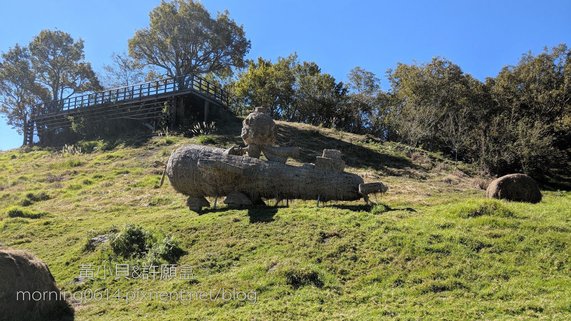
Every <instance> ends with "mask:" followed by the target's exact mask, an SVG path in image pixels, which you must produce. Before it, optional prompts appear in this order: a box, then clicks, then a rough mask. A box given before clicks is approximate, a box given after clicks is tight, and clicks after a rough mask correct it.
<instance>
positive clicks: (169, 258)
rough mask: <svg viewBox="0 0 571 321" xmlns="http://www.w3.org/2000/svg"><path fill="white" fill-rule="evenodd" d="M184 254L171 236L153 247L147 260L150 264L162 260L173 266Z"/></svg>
mask: <svg viewBox="0 0 571 321" xmlns="http://www.w3.org/2000/svg"><path fill="white" fill-rule="evenodd" d="M184 254H186V252H185V251H184V250H183V249H182V248H181V247H180V246H179V244H178V242H177V241H176V240H175V239H173V238H172V237H171V236H167V237H165V238H164V239H163V240H162V241H161V242H157V243H155V244H154V245H153V247H152V248H151V250H150V251H149V254H148V257H147V259H148V260H149V261H151V262H152V263H159V262H160V261H161V259H162V260H164V261H166V262H168V263H171V264H173V263H176V262H177V261H178V259H179V258H180V257H181V256H183V255H184Z"/></svg>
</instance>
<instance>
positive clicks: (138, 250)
mask: <svg viewBox="0 0 571 321" xmlns="http://www.w3.org/2000/svg"><path fill="white" fill-rule="evenodd" d="M156 239H157V238H156V237H155V236H154V235H153V234H152V233H150V232H147V231H145V230H144V229H143V228H141V227H139V226H135V225H130V224H129V225H126V226H125V227H124V228H123V230H121V231H120V232H119V233H117V234H116V235H115V236H114V237H112V238H111V243H110V245H111V249H112V250H113V252H114V253H115V254H117V255H120V256H122V257H125V258H146V260H147V261H148V263H149V264H155V265H158V264H161V263H164V262H165V261H166V262H168V263H171V264H173V263H176V262H177V261H178V259H179V258H180V257H181V256H183V255H184V254H186V252H185V251H184V250H183V249H182V248H181V247H180V246H179V244H178V242H177V241H176V240H174V239H173V238H172V236H166V237H165V238H163V239H162V241H160V242H157V240H156Z"/></svg>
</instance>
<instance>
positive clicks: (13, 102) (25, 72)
mask: <svg viewBox="0 0 571 321" xmlns="http://www.w3.org/2000/svg"><path fill="white" fill-rule="evenodd" d="M31 67H32V66H31V62H30V53H29V51H28V49H27V48H25V47H21V46H19V45H16V46H15V47H14V48H11V49H10V50H8V51H7V52H6V53H4V54H2V61H1V62H0V113H2V114H4V115H5V116H6V120H7V122H8V125H10V126H12V127H13V128H15V129H16V130H17V131H18V133H20V134H24V143H25V142H26V138H27V137H26V133H25V131H24V129H25V127H26V125H27V123H28V121H29V119H30V116H31V115H32V114H33V113H35V108H36V105H37V104H38V103H39V102H40V100H39V98H41V97H42V96H43V97H45V96H46V95H47V93H45V92H43V91H42V88H40V87H38V86H37V85H36V84H35V83H34V73H33V71H32V68H31Z"/></svg>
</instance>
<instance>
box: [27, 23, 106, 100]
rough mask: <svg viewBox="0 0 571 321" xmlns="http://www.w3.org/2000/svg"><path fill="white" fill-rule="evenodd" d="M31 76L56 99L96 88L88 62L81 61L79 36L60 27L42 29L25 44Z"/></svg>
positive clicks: (97, 83) (83, 57) (97, 84)
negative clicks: (27, 49)
mask: <svg viewBox="0 0 571 321" xmlns="http://www.w3.org/2000/svg"><path fill="white" fill-rule="evenodd" d="M28 47H29V51H30V59H31V63H32V68H33V73H34V75H35V79H36V81H37V82H38V83H40V84H41V85H42V86H43V87H44V88H46V89H47V90H48V91H49V93H50V96H49V100H59V99H63V98H66V97H69V96H71V95H73V94H75V93H81V92H86V91H92V90H100V89H101V86H100V84H99V80H98V79H97V77H96V76H95V73H94V72H93V69H92V68H91V64H90V63H88V62H86V61H84V59H85V55H84V52H83V40H81V39H80V40H78V41H75V40H74V39H73V38H72V37H71V35H70V34H68V33H66V32H63V31H59V30H56V31H52V30H43V31H41V32H40V33H39V34H38V35H37V36H36V37H35V38H34V39H33V40H32V42H30V44H29V45H28Z"/></svg>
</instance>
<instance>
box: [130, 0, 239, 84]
mask: <svg viewBox="0 0 571 321" xmlns="http://www.w3.org/2000/svg"><path fill="white" fill-rule="evenodd" d="M249 49H250V41H248V39H246V36H245V32H244V29H243V28H242V26H239V25H238V24H236V22H235V21H234V20H232V19H231V18H230V16H229V13H228V12H222V13H219V14H218V15H217V16H216V18H213V17H212V16H211V15H210V13H209V12H208V11H207V10H206V9H205V8H204V6H203V5H202V4H200V3H198V2H195V1H192V0H175V1H172V2H161V4H160V5H159V6H158V7H156V8H155V9H153V11H151V13H150V26H149V28H145V29H141V30H138V31H137V32H136V33H135V35H134V36H133V38H131V39H130V40H129V54H130V55H131V56H132V57H134V58H135V59H137V60H138V61H139V62H141V63H143V64H149V65H153V66H157V67H159V68H161V69H163V70H164V71H165V72H166V73H167V75H169V76H173V77H175V76H181V75H186V74H207V73H214V74H218V75H226V74H228V73H230V72H231V68H232V67H242V66H244V56H245V55H246V53H248V51H249Z"/></svg>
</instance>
